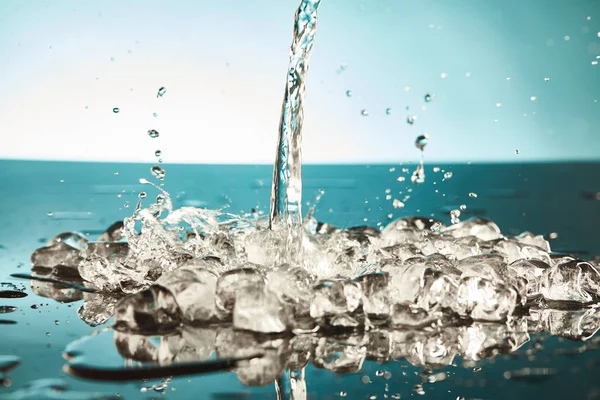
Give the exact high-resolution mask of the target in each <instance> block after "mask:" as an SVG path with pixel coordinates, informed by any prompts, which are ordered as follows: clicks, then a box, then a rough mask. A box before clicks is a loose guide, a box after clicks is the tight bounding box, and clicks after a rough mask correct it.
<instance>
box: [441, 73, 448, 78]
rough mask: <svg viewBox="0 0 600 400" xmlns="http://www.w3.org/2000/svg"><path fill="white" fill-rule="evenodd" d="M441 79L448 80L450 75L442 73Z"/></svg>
mask: <svg viewBox="0 0 600 400" xmlns="http://www.w3.org/2000/svg"><path fill="white" fill-rule="evenodd" d="M440 77H441V78H442V79H446V78H447V77H448V74H447V73H445V72H442V73H441V74H440Z"/></svg>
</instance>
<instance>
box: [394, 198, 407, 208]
mask: <svg viewBox="0 0 600 400" xmlns="http://www.w3.org/2000/svg"><path fill="white" fill-rule="evenodd" d="M392 205H393V206H394V208H404V203H403V202H401V201H400V200H398V199H394V201H393V202H392Z"/></svg>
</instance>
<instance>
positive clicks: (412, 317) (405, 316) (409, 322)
mask: <svg viewBox="0 0 600 400" xmlns="http://www.w3.org/2000/svg"><path fill="white" fill-rule="evenodd" d="M443 317H444V314H443V313H442V312H441V311H429V312H428V311H425V310H423V309H422V308H418V307H415V306H411V305H407V304H394V305H393V306H392V314H391V323H392V325H393V326H397V327H410V328H422V327H426V326H429V325H432V324H434V323H436V322H438V321H439V320H441V319H442V318H443Z"/></svg>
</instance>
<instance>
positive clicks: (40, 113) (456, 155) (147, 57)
mask: <svg viewBox="0 0 600 400" xmlns="http://www.w3.org/2000/svg"><path fill="white" fill-rule="evenodd" d="M297 5H298V1H297V0H278V1H273V0H253V1H240V0H220V1H206V0H198V1H157V0H153V1H138V0H132V1H117V0H107V1H102V2H98V1H79V0H77V1H76V0H65V1H40V0H31V1H18V0H3V1H2V2H0V87H1V88H2V90H1V91H0V158H25V159H52V160H97V161H106V160H113V161H137V162H152V161H153V160H154V159H155V157H154V151H155V150H157V149H161V150H162V151H163V154H164V160H165V162H197V163H256V162H258V163H268V164H270V163H272V160H273V151H274V149H275V141H276V134H277V125H278V119H279V110H280V104H281V99H282V91H283V86H284V80H285V70H286V66H287V54H288V49H289V45H290V42H291V34H292V20H293V14H294V11H295V9H296V7H297ZM599 31H600V2H598V1H594V0H506V1H493V0H403V1H400V0H371V1H368V2H364V1H357V0H323V3H322V5H321V9H320V19H319V27H318V32H317V41H316V45H315V50H314V53H313V57H312V62H311V68H310V71H309V76H308V81H307V86H308V87H307V96H306V113H305V115H306V121H305V134H304V156H305V160H306V162H320V163H323V162H327V163H329V162H396V161H408V160H415V159H416V158H418V151H417V150H416V149H415V148H414V145H413V142H414V138H415V137H416V136H417V135H418V134H420V133H424V132H426V133H428V134H429V135H430V136H431V140H430V144H429V145H428V148H427V150H426V157H427V159H429V160H435V161H503V162H524V161H535V160H584V159H585V160H597V159H598V158H599V155H598V154H599V153H598V149H599V148H600V135H599V132H598V130H599V128H598V127H599V126H600V104H598V98H599V97H600V92H599V89H600V84H599V80H598V79H599V78H598V76H599V71H600V67H599V66H598V65H592V62H594V61H598V60H597V57H598V56H600V37H598V32H599ZM342 64H345V65H346V66H347V69H346V70H345V71H340V66H341V65H342ZM442 74H446V78H444V79H443V78H442ZM467 74H468V75H469V76H467ZM508 78H510V79H508ZM544 78H550V79H549V80H548V81H545V80H544ZM161 86H165V87H167V93H166V94H165V96H164V97H162V98H158V99H157V98H156V91H157V90H158V88H159V87H161ZM407 87H409V88H410V91H406V90H405V89H406V88H407ZM346 90H351V91H352V93H353V96H352V97H351V98H348V97H347V96H346V94H345V93H346ZM426 93H431V94H434V95H435V97H434V100H433V102H431V103H427V104H426V103H425V102H424V100H423V96H424V95H425V94H426ZM532 96H533V97H535V98H536V100H535V101H532V100H530V99H531V98H532ZM497 103H500V104H501V106H500V107H497ZM407 106H408V107H410V110H409V111H407V110H406V107H407ZM423 106H426V107H427V109H426V110H422V109H421V107H423ZM86 107H87V108H86ZM114 107H119V108H120V110H121V111H120V113H119V114H114V113H113V112H112V109H113V108H114ZM386 108H391V114H389V115H388V114H386ZM362 109H366V110H368V112H369V116H361V110H362ZM153 113H157V117H153V116H152V114H153ZM409 114H411V115H412V114H414V115H416V116H417V117H418V119H417V122H416V123H415V124H414V125H413V126H409V125H407V124H406V116H407V115H409ZM148 129H157V130H158V131H159V132H161V137H160V138H158V139H156V140H150V139H149V138H148V137H147V135H146V131H147V130H148ZM516 150H518V151H519V154H516Z"/></svg>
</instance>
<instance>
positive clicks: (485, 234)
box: [442, 218, 502, 240]
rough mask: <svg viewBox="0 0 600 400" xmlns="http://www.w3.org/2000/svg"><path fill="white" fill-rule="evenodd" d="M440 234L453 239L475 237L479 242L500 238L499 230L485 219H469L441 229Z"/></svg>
mask: <svg viewBox="0 0 600 400" xmlns="http://www.w3.org/2000/svg"><path fill="white" fill-rule="evenodd" d="M442 233H444V234H449V235H452V236H454V237H455V238H461V237H466V236H475V237H476V238H477V239H479V240H494V239H499V238H502V234H501V233H500V228H498V225H496V224H495V223H494V222H493V221H491V220H489V219H487V218H471V219H468V220H466V221H461V222H459V223H457V224H454V225H450V226H449V227H447V228H444V229H442Z"/></svg>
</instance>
